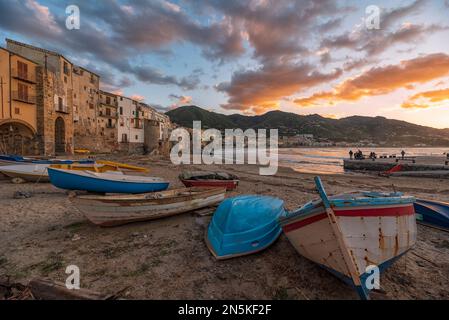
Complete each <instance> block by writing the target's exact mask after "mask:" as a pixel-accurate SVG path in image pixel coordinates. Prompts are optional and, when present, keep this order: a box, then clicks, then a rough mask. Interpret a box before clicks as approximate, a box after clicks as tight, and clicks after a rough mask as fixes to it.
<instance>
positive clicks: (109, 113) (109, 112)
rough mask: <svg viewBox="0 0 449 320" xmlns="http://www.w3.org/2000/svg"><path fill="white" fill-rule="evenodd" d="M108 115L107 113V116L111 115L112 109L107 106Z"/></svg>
mask: <svg viewBox="0 0 449 320" xmlns="http://www.w3.org/2000/svg"><path fill="white" fill-rule="evenodd" d="M106 115H107V116H111V109H109V108H106Z"/></svg>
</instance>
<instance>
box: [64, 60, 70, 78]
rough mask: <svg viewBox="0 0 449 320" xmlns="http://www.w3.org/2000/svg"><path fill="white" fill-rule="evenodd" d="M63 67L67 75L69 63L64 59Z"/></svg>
mask: <svg viewBox="0 0 449 320" xmlns="http://www.w3.org/2000/svg"><path fill="white" fill-rule="evenodd" d="M63 69H64V74H66V75H69V64H68V63H67V62H66V61H64V67H63Z"/></svg>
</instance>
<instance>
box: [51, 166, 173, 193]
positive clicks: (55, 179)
mask: <svg viewBox="0 0 449 320" xmlns="http://www.w3.org/2000/svg"><path fill="white" fill-rule="evenodd" d="M48 175H49V176H50V182H51V183H52V184H53V185H54V186H55V187H58V188H61V189H66V190H84V191H89V192H98V193H146V192H154V191H163V190H166V189H167V188H168V186H169V183H168V182H151V183H145V182H127V181H111V180H105V179H100V178H97V177H86V176H81V175H77V174H76V173H71V172H66V171H62V170H55V169H52V168H48Z"/></svg>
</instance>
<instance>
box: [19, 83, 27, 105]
mask: <svg viewBox="0 0 449 320" xmlns="http://www.w3.org/2000/svg"><path fill="white" fill-rule="evenodd" d="M18 91H19V92H18V93H19V94H18V98H19V100H22V101H28V86H27V85H25V84H23V83H20V82H19V83H18Z"/></svg>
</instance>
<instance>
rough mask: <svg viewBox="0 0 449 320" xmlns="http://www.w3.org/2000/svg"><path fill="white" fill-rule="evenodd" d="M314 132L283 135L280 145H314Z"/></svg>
mask: <svg viewBox="0 0 449 320" xmlns="http://www.w3.org/2000/svg"><path fill="white" fill-rule="evenodd" d="M313 143H314V138H313V134H296V135H294V136H282V137H281V139H280V141H279V145H280V146H282V147H295V146H312V145H313Z"/></svg>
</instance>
